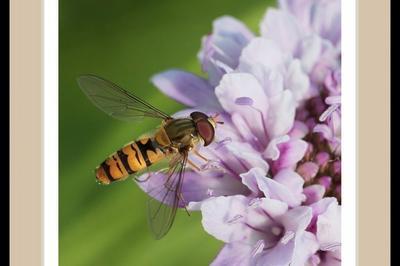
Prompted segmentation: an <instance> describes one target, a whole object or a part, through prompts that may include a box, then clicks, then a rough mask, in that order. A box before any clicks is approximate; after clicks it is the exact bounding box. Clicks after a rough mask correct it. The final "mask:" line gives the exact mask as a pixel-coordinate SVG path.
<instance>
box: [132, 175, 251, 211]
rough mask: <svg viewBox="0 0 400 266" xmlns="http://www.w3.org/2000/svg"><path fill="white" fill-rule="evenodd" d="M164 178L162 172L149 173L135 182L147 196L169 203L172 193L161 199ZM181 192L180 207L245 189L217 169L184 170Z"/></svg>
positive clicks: (165, 177) (237, 192) (172, 196)
mask: <svg viewBox="0 0 400 266" xmlns="http://www.w3.org/2000/svg"><path fill="white" fill-rule="evenodd" d="M146 177H148V174H147V173H146V174H144V175H143V177H140V178H139V179H142V180H144V179H145V178H146ZM166 179H167V176H166V174H164V173H161V172H160V173H151V176H150V178H149V179H148V180H147V181H146V182H137V184H138V186H139V187H140V188H141V189H142V190H143V191H144V192H146V193H147V194H149V196H151V197H153V198H155V199H157V200H159V201H161V200H164V203H165V204H169V205H171V204H172V202H173V200H174V195H173V194H174V193H170V194H171V196H168V197H167V198H165V199H163V197H164V195H165V194H166V192H167V189H166V188H165V187H164V183H165V181H166ZM181 192H182V198H183V199H184V201H185V202H180V207H183V206H184V204H185V203H186V204H187V203H189V202H201V201H203V200H205V199H207V198H210V197H211V196H222V195H236V194H245V193H247V190H246V187H244V186H243V185H242V184H241V182H240V181H239V180H237V179H235V178H232V177H231V176H229V175H224V174H223V173H221V172H219V171H207V174H200V173H198V172H194V171H186V172H185V175H184V179H183V184H182V191H181ZM192 209H193V210H195V209H194V208H192Z"/></svg>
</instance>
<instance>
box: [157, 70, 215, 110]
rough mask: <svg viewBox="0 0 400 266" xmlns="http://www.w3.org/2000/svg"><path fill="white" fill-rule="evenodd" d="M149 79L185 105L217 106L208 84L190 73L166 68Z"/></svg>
mask: <svg viewBox="0 0 400 266" xmlns="http://www.w3.org/2000/svg"><path fill="white" fill-rule="evenodd" d="M151 81H152V82H153V84H154V85H155V86H156V87H157V88H159V90H160V91H162V92H163V93H165V94H166V95H168V96H169V97H171V98H173V99H175V100H177V101H178V102H181V103H183V104H185V105H187V106H208V107H214V108H217V107H218V106H219V104H218V101H217V99H216V97H215V95H214V92H213V90H212V87H211V86H210V84H208V82H207V81H206V80H205V79H203V78H200V77H198V76H196V75H194V74H192V73H189V72H185V71H181V70H167V71H164V72H161V73H158V74H156V75H154V76H153V77H152V78H151Z"/></svg>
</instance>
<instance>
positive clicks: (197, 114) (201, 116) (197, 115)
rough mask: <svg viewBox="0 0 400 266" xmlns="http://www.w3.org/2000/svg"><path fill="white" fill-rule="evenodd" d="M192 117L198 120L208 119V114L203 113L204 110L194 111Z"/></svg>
mask: <svg viewBox="0 0 400 266" xmlns="http://www.w3.org/2000/svg"><path fill="white" fill-rule="evenodd" d="M190 117H191V118H192V119H193V120H194V121H198V120H202V119H205V120H207V119H208V115H206V114H205V113H202V112H193V113H191V114H190Z"/></svg>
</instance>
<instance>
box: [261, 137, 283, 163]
mask: <svg viewBox="0 0 400 266" xmlns="http://www.w3.org/2000/svg"><path fill="white" fill-rule="evenodd" d="M288 141H289V136H288V135H283V136H279V137H276V138H273V139H271V140H270V142H269V143H268V146H267V148H266V149H265V151H264V153H263V155H264V157H265V158H267V159H271V160H274V161H275V160H277V159H278V158H279V156H280V151H279V148H278V144H280V143H285V142H288Z"/></svg>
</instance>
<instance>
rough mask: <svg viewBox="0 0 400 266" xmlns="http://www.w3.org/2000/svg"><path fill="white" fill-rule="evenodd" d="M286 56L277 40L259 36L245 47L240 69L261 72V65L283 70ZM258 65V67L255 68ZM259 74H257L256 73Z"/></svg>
mask: <svg viewBox="0 0 400 266" xmlns="http://www.w3.org/2000/svg"><path fill="white" fill-rule="evenodd" d="M284 63H285V56H284V55H283V54H282V50H281V49H280V47H279V46H278V44H277V43H276V42H274V41H273V40H271V39H266V38H261V37H257V38H254V39H253V40H251V42H250V43H249V44H248V45H247V46H246V47H245V48H244V49H243V51H242V54H241V56H240V59H239V66H238V70H239V71H240V72H246V73H252V74H256V73H260V69H259V68H260V66H262V68H264V69H265V70H268V71H272V70H274V71H278V72H281V73H282V72H283V69H284ZM255 67H256V69H254V68H255ZM256 76H257V75H256Z"/></svg>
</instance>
